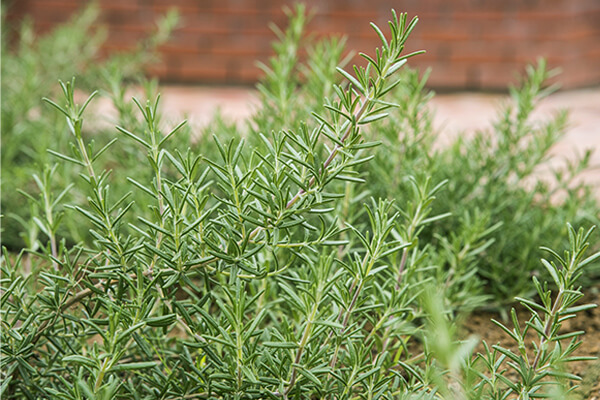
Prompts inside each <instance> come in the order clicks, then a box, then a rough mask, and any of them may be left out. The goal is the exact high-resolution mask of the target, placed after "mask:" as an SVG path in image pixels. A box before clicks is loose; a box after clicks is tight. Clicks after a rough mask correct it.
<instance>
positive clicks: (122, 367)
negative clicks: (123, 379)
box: [108, 361, 158, 372]
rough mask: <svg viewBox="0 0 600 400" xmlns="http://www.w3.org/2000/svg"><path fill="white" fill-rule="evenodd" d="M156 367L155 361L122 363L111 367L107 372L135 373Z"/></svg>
mask: <svg viewBox="0 0 600 400" xmlns="http://www.w3.org/2000/svg"><path fill="white" fill-rule="evenodd" d="M157 365H158V362H157V361H140V362H131V363H124V364H118V365H114V366H112V367H111V368H110V369H109V370H108V371H109V372H122V371H137V370H140V369H146V368H152V367H155V366H157Z"/></svg>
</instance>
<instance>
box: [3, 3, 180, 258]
mask: <svg viewBox="0 0 600 400" xmlns="http://www.w3.org/2000/svg"><path fill="white" fill-rule="evenodd" d="M3 6H4V5H3ZM98 15H99V9H98V7H97V6H96V5H95V4H90V5H89V6H87V7H85V8H84V9H83V10H82V11H81V12H79V13H77V14H76V15H74V16H73V18H72V19H71V20H70V21H69V22H68V23H66V24H64V25H61V26H59V27H58V28H56V29H55V30H54V31H52V32H50V33H48V34H46V35H44V36H40V37H38V36H36V35H35V34H34V30H33V25H32V22H31V21H30V20H27V19H26V20H25V22H23V24H22V25H21V26H20V27H17V28H14V30H11V28H12V27H11V25H10V24H8V23H6V22H5V21H4V7H3V10H2V18H3V21H2V22H3V23H2V29H3V31H2V111H1V112H2V115H1V116H2V149H1V151H2V172H3V174H2V210H3V212H2V213H3V218H2V231H3V236H2V243H3V245H4V246H7V247H8V248H10V249H12V250H18V249H20V248H23V247H28V248H30V249H35V248H36V246H37V243H36V242H37V237H38V235H40V234H41V235H45V236H46V237H45V239H44V240H52V239H51V238H50V239H49V237H48V235H47V232H43V228H42V227H40V226H39V225H40V224H37V223H35V222H34V221H33V220H32V218H34V217H35V216H36V214H37V213H38V211H39V212H42V213H47V210H46V208H47V204H42V205H41V208H40V206H39V205H38V204H36V203H35V202H33V203H31V207H33V208H34V209H33V210H32V209H30V208H29V207H23V206H22V205H23V202H24V200H26V199H25V197H23V194H22V192H27V193H35V192H36V191H38V190H42V189H41V187H39V186H40V184H42V182H41V181H43V184H44V185H47V186H48V187H46V188H45V189H43V190H42V191H44V190H50V191H51V193H53V196H54V197H55V199H57V200H58V202H57V204H55V205H54V207H58V208H61V204H60V203H61V198H62V196H60V193H61V192H62V191H63V189H65V188H66V187H67V186H68V185H69V184H71V183H72V182H74V181H76V180H77V179H78V176H79V171H78V169H77V168H74V166H72V165H69V164H68V163H60V164H58V165H56V166H54V165H53V163H55V162H56V160H57V159H56V158H55V157H54V156H53V155H52V153H51V152H48V151H47V150H48V149H50V150H52V151H54V152H59V153H68V152H69V151H70V150H69V146H70V140H69V136H68V135H66V134H61V133H63V132H64V133H66V132H67V129H68V128H67V121H66V120H65V119H64V118H63V117H62V116H59V115H57V114H56V113H55V112H53V110H52V109H49V108H48V107H45V106H44V105H43V102H42V97H44V96H48V95H50V94H51V93H52V94H53V95H54V94H57V93H59V92H57V91H56V89H57V85H56V80H57V79H63V80H66V79H70V78H71V77H72V76H74V75H77V76H78V82H79V84H80V88H81V89H84V90H86V89H89V88H92V87H93V88H94V89H96V88H100V89H101V91H100V95H101V96H102V97H106V98H107V99H109V101H110V102H111V103H112V104H113V105H114V108H115V109H116V110H117V115H116V119H117V120H116V121H112V120H110V121H108V122H110V124H112V123H114V122H116V123H119V124H127V125H128V126H132V127H133V126H134V125H132V124H137V118H136V116H135V114H134V110H133V108H132V105H131V104H130V103H131V102H130V101H129V100H128V99H127V97H126V94H125V93H126V92H127V91H128V90H129V89H131V88H132V86H133V85H137V84H145V86H147V87H148V89H149V90H152V88H151V86H152V85H151V84H150V83H149V82H148V83H146V82H144V78H143V74H142V67H143V66H144V65H147V64H148V63H150V62H152V61H153V60H155V59H156V54H155V50H156V47H157V46H158V45H160V44H161V43H163V42H164V41H165V40H166V39H167V38H168V36H169V34H170V31H171V30H172V29H173V28H174V27H175V25H176V23H177V14H176V13H175V12H172V13H169V14H167V15H165V16H164V17H163V18H162V19H160V20H159V21H158V22H157V28H156V31H155V32H154V33H153V34H152V35H151V36H149V37H148V38H146V39H145V40H143V41H142V42H141V44H140V45H139V47H138V48H137V49H135V50H133V51H130V52H126V53H116V54H111V55H109V56H108V57H105V58H102V59H101V58H100V54H99V52H100V46H101V45H102V43H103V42H104V40H105V37H106V35H105V30H104V29H102V28H100V27H98V26H96V25H95V22H96V21H97V19H98ZM15 38H18V39H19V40H18V41H16V40H14V39H15ZM14 43H18V45H14ZM111 118H112V117H111ZM90 120H91V121H90V122H91V125H94V127H93V128H92V129H89V130H88V132H87V133H86V135H89V136H87V137H90V138H93V141H94V142H95V145H96V146H98V145H100V146H104V145H105V144H106V143H108V142H109V141H110V140H111V139H113V136H114V134H113V128H112V127H110V128H105V126H106V122H107V117H106V116H103V115H94V116H92V118H90ZM103 126H104V128H103ZM132 129H133V128H132ZM182 143H187V142H186V141H184V142H182ZM180 144H181V143H180ZM138 153H139V152H138V151H137V149H135V147H134V146H129V143H127V142H125V143H122V145H121V146H119V147H115V148H113V149H112V151H111V152H110V153H108V154H105V156H104V157H103V158H102V159H100V160H98V161H99V162H100V163H101V164H99V167H100V168H105V167H106V168H111V166H112V165H118V166H119V167H121V168H125V169H128V170H130V171H131V173H132V174H133V175H132V176H136V175H135V174H136V169H135V168H133V167H134V166H136V165H138V164H139V162H140V160H143V157H142V156H140V155H138ZM45 166H48V167H47V168H46V167H45ZM45 169H47V170H46V171H45V172H42V171H44V170H45ZM51 171H53V172H52V173H51V175H52V179H49V178H50V177H49V176H47V175H48V174H49V173H50V172H51ZM34 174H37V175H39V177H38V179H37V181H36V180H35V179H32V176H33V175H34ZM42 175H44V176H42ZM113 187H115V189H116V190H117V191H118V190H120V189H119V188H122V190H121V191H122V194H125V193H126V192H127V191H128V190H129V189H127V188H125V187H123V185H119V184H113ZM63 196H65V197H64V199H62V200H63V202H77V203H79V202H81V201H85V195H84V194H83V193H81V192H79V191H78V189H77V186H75V187H72V188H70V190H68V191H66V192H65V193H63ZM42 203H44V202H43V201H42ZM32 222H33V223H32ZM58 225H60V226H58ZM56 228H57V229H60V234H61V237H63V238H65V239H67V240H68V241H69V242H70V243H71V244H74V243H76V242H77V241H79V240H82V239H85V238H86V232H87V229H85V228H84V229H82V228H83V224H82V221H81V220H72V219H70V218H68V219H66V220H63V221H62V222H61V224H57V227H56Z"/></svg>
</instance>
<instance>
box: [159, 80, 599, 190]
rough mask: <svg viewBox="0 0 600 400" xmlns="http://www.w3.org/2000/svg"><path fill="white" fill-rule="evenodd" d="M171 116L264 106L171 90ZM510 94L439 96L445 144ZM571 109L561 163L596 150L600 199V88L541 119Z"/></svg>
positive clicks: (244, 98) (227, 92) (554, 101)
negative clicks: (587, 150) (566, 159)
mask: <svg viewBox="0 0 600 400" xmlns="http://www.w3.org/2000/svg"><path fill="white" fill-rule="evenodd" d="M161 92H162V100H161V101H162V107H161V108H162V110H163V112H164V114H165V115H170V116H173V118H177V117H181V118H183V117H185V118H188V120H189V122H190V123H191V124H192V125H194V126H197V127H201V126H203V125H206V124H207V123H208V122H209V121H210V119H211V116H212V115H213V114H214V113H215V112H216V111H217V109H220V110H221V112H222V113H223V115H226V116H227V117H228V118H233V119H234V120H242V119H244V118H245V117H247V116H249V115H251V114H252V112H253V110H254V109H256V107H257V106H258V102H257V100H256V98H255V95H256V91H255V90H253V89H248V88H234V87H190V86H166V87H163V88H162V89H161ZM506 101H508V97H507V96H506V95H499V94H485V93H468V92H466V93H454V94H438V95H436V96H435V97H434V99H433V100H432V101H431V107H432V108H433V109H434V110H435V119H434V125H435V127H436V128H437V130H438V131H439V132H440V135H441V136H442V137H441V138H440V141H441V143H444V142H448V141H450V140H452V137H455V136H457V135H469V134H472V133H473V132H475V131H477V130H481V129H487V128H489V127H490V126H491V122H492V121H493V120H494V117H495V115H496V113H497V110H498V109H499V108H500V107H501V106H502V104H503V103H505V102H506ZM562 109H568V110H569V121H570V125H569V128H568V133H567V135H566V137H565V138H564V139H563V140H562V141H561V142H560V143H559V144H558V145H557V146H556V148H555V149H553V154H555V155H556V156H557V157H556V160H555V161H556V162H558V161H559V160H560V158H562V157H565V156H566V157H568V158H571V159H572V158H573V157H575V156H576V154H583V152H584V151H585V150H586V149H588V148H592V149H595V151H594V154H593V156H592V161H591V165H592V167H593V169H592V170H590V171H588V172H586V173H585V174H584V175H583V178H584V179H585V181H586V182H589V183H591V184H593V185H595V186H596V187H597V188H598V190H597V193H598V194H599V196H598V197H599V198H600V88H591V89H580V90H571V91H563V92H558V93H555V94H553V95H552V96H550V97H548V98H546V99H544V100H543V101H542V102H541V104H540V105H539V107H538V109H537V111H536V112H535V114H534V116H535V118H544V117H548V116H550V115H552V114H553V113H555V112H557V111H558V110H562Z"/></svg>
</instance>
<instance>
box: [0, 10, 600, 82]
mask: <svg viewBox="0 0 600 400" xmlns="http://www.w3.org/2000/svg"><path fill="white" fill-rule="evenodd" d="M303 2H304V3H306V5H307V8H308V9H309V10H312V13H313V14H312V19H311V21H310V23H309V25H308V28H307V30H308V32H310V33H313V34H315V35H330V34H336V35H345V36H347V38H348V48H349V49H354V50H357V51H367V52H368V51H372V49H374V47H375V46H376V45H378V39H377V37H376V35H375V34H374V32H373V31H372V29H371V28H370V26H369V21H373V22H375V23H377V24H378V25H379V26H383V25H384V24H385V23H386V21H387V20H388V19H389V17H390V15H391V14H390V9H391V8H394V9H396V10H397V11H398V12H403V11H406V12H408V14H409V17H411V16H415V15H417V16H419V19H420V22H419V24H418V25H417V28H416V30H415V31H414V34H413V37H412V38H411V39H409V44H408V46H409V47H408V48H407V50H408V51H412V50H417V49H426V50H427V53H426V54H425V55H421V56H419V57H415V58H413V59H411V60H410V63H409V64H412V65H413V66H416V67H419V68H425V67H432V68H433V73H432V75H431V77H430V79H429V86H431V87H434V88H436V89H447V90H464V89H476V90H481V89H485V90H488V89H491V90H493V89H503V88H506V86H507V84H509V83H514V80H515V76H516V74H517V73H518V72H520V71H522V69H523V67H524V66H525V65H526V63H528V62H532V61H534V60H535V59H536V58H537V57H542V56H543V57H546V58H547V60H548V63H549V65H550V66H551V67H560V68H561V70H562V72H563V73H562V74H561V76H560V78H559V81H560V82H561V84H562V87H563V88H575V87H584V86H591V85H595V84H599V83H600V0H452V1H448V0H397V1H391V0H368V1H361V0H321V1H318V0H305V1H303ZM85 3H87V2H86V1H84V0H18V1H12V2H9V3H8V9H7V11H8V18H9V20H13V21H18V20H20V19H21V18H23V17H24V16H25V15H30V16H31V17H32V18H33V21H34V24H35V26H36V29H37V30H39V31H40V32H43V31H47V30H49V29H52V27H53V26H55V25H56V24H58V23H61V22H64V21H66V20H67V19H68V18H69V17H70V16H71V15H72V13H73V12H75V11H76V10H78V9H80V8H81V7H82V6H83V5H84V4H85ZM97 3H98V4H99V5H100V8H101V10H102V18H101V21H100V23H102V24H105V25H107V26H108V28H109V39H108V41H107V44H106V46H105V47H106V48H105V50H106V51H115V50H117V51H118V50H125V49H129V48H132V47H133V46H134V45H135V43H136V42H137V41H138V40H139V39H141V38H142V37H144V36H145V35H146V34H147V33H148V32H149V31H151V30H152V28H153V25H154V21H155V20H156V18H157V17H158V16H159V15H161V14H164V13H165V12H166V11H167V10H168V9H169V8H172V7H175V8H178V9H179V12H180V15H181V22H180V27H179V28H178V29H177V30H176V31H175V33H174V34H173V36H172V38H171V40H170V41H169V42H168V43H167V44H166V45H164V46H163V47H162V48H161V53H162V55H163V60H162V62H161V63H160V64H158V65H156V66H154V67H152V69H151V71H149V72H151V73H153V74H155V75H158V76H159V77H160V78H161V79H163V80H165V81H168V82H185V83H200V84H252V83H254V82H255V81H256V79H257V78H258V77H259V76H260V75H261V71H260V69H259V68H257V66H256V63H255V61H256V60H259V61H265V60H266V59H267V58H268V57H269V55H270V54H271V46H270V42H271V41H272V40H273V39H274V34H273V32H272V31H271V30H270V28H269V22H274V23H275V24H277V25H278V26H280V27H282V26H285V23H286V17H285V15H284V13H283V11H282V7H283V6H285V5H287V6H292V5H293V2H292V1H287V0H286V1H281V0H99V1H97ZM355 61H357V62H361V60H359V59H357V60H355Z"/></svg>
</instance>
